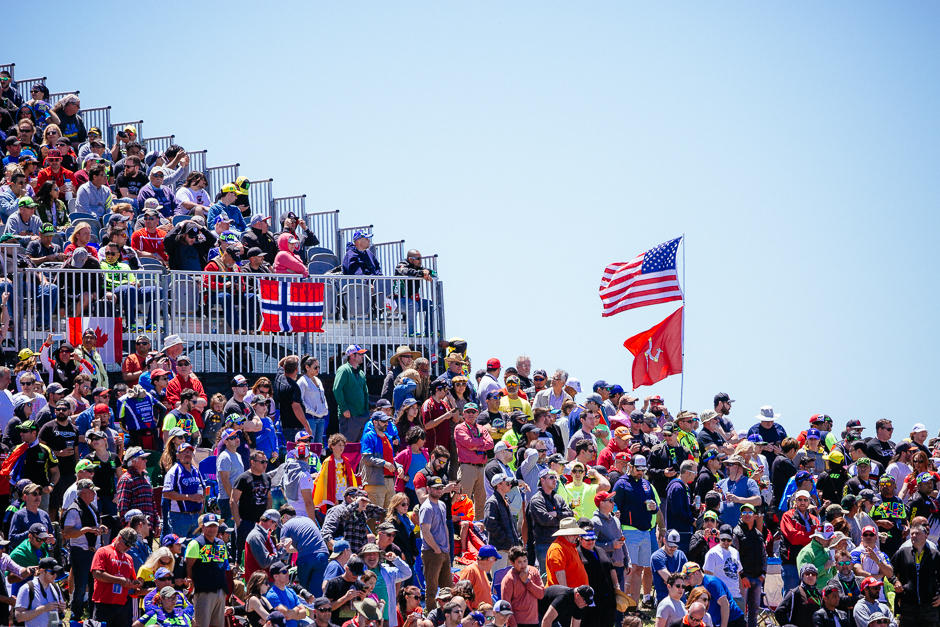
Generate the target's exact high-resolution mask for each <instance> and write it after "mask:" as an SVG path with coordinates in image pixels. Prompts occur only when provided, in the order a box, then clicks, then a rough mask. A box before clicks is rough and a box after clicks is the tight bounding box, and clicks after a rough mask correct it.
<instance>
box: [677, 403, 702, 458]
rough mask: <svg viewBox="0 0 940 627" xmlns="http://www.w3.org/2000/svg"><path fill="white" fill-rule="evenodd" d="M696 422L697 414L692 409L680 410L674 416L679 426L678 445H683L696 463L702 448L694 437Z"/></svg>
mask: <svg viewBox="0 0 940 627" xmlns="http://www.w3.org/2000/svg"><path fill="white" fill-rule="evenodd" d="M696 424H698V414H696V413H695V412H693V411H681V412H679V415H678V416H676V426H677V427H679V446H682V447H684V448H685V449H686V450H687V451H689V453H690V454H691V455H692V458H693V459H694V460H695V462H696V463H698V460H699V459H701V457H702V449H701V448H700V447H699V445H698V438H697V437H695V425H696Z"/></svg>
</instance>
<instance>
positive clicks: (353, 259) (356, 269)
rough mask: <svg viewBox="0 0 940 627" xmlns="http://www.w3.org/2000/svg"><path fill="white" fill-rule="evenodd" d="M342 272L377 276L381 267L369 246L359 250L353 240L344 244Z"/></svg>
mask: <svg viewBox="0 0 940 627" xmlns="http://www.w3.org/2000/svg"><path fill="white" fill-rule="evenodd" d="M281 237H283V235H282V236H281ZM343 274H362V275H367V276H379V275H381V274H382V268H381V267H380V266H379V260H378V259H376V258H375V254H373V252H372V249H371V248H367V249H365V250H359V249H358V248H356V243H355V242H349V243H348V244H346V255H345V256H344V257H343Z"/></svg>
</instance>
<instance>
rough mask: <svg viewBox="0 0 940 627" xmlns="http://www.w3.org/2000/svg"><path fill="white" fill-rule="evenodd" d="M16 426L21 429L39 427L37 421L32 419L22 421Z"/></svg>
mask: <svg viewBox="0 0 940 627" xmlns="http://www.w3.org/2000/svg"><path fill="white" fill-rule="evenodd" d="M16 428H17V429H19V430H20V431H36V430H37V429H39V427H37V426H36V423H35V422H33V421H32V420H27V421H26V422H21V423H20V424H18V425H16Z"/></svg>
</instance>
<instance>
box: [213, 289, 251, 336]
mask: <svg viewBox="0 0 940 627" xmlns="http://www.w3.org/2000/svg"><path fill="white" fill-rule="evenodd" d="M238 296H239V302H235V297H234V295H233V294H231V293H229V292H220V293H218V294H216V300H217V301H218V303H219V306H220V307H222V312H223V313H224V315H225V321H226V322H228V325H229V326H230V327H232V330H234V331H241V330H245V331H255V330H256V329H257V328H258V312H257V307H256V305H255V295H254V294H239V295H238ZM243 314H244V315H243Z"/></svg>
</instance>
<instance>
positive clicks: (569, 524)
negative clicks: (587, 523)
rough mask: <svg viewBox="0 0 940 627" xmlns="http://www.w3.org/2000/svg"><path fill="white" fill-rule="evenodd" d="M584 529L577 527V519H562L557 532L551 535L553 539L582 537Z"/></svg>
mask: <svg viewBox="0 0 940 627" xmlns="http://www.w3.org/2000/svg"><path fill="white" fill-rule="evenodd" d="M584 533H585V532H584V529H582V528H581V527H579V526H578V519H577V518H574V517H569V518H562V519H561V522H560V523H558V531H556V532H555V533H553V534H552V536H553V537H556V538H557V537H559V536H583V535H584Z"/></svg>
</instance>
